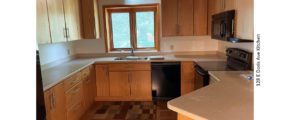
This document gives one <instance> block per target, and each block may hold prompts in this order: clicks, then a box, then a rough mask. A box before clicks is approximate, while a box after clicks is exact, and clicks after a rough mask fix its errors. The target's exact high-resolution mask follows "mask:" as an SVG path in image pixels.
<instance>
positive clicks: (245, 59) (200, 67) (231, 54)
mask: <svg viewBox="0 0 290 120" xmlns="http://www.w3.org/2000/svg"><path fill="white" fill-rule="evenodd" d="M226 55H227V61H203V62H197V64H196V65H195V66H194V68H195V82H202V83H195V84H196V85H197V87H195V88H196V89H198V88H201V87H203V86H206V85H208V84H209V74H208V71H245V70H251V66H252V53H251V52H247V51H245V50H242V49H238V48H228V49H227V50H226Z"/></svg>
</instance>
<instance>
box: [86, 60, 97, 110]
mask: <svg viewBox="0 0 290 120" xmlns="http://www.w3.org/2000/svg"><path fill="white" fill-rule="evenodd" d="M84 71H85V75H84V76H83V88H84V107H85V110H88V109H89V108H90V106H92V105H93V103H94V101H95V97H96V79H95V72H94V71H95V69H94V67H93V66H90V67H88V68H86V69H85V70H84Z"/></svg>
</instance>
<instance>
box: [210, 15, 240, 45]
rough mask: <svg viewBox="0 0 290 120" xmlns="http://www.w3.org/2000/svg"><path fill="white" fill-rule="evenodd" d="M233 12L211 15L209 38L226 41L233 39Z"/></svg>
mask: <svg viewBox="0 0 290 120" xmlns="http://www.w3.org/2000/svg"><path fill="white" fill-rule="evenodd" d="M234 21H235V10H230V11H225V12H222V13H218V14H214V15H212V24H211V25H212V29H211V38H212V39H218V40H225V41H227V40H228V38H232V37H234Z"/></svg>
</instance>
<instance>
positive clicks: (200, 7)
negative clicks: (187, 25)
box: [193, 0, 208, 36]
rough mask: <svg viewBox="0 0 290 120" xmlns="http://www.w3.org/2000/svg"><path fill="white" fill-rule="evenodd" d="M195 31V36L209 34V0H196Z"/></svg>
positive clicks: (194, 6)
mask: <svg viewBox="0 0 290 120" xmlns="http://www.w3.org/2000/svg"><path fill="white" fill-rule="evenodd" d="M193 8H194V13H193V14H194V17H193V18H194V20H193V22H194V24H193V28H194V33H193V35H195V36H202V35H207V26H208V25H207V0H194V3H193Z"/></svg>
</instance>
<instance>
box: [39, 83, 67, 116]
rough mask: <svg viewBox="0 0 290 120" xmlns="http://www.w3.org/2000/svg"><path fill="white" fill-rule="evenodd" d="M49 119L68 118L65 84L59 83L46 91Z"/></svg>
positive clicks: (45, 97)
mask: <svg viewBox="0 0 290 120" xmlns="http://www.w3.org/2000/svg"><path fill="white" fill-rule="evenodd" d="M44 101H45V106H46V107H45V109H46V119H47V120H66V112H65V108H66V107H65V103H66V102H65V90H64V84H63V83H59V84H58V85H56V86H54V87H53V88H51V89H49V90H47V91H45V92H44Z"/></svg>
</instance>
